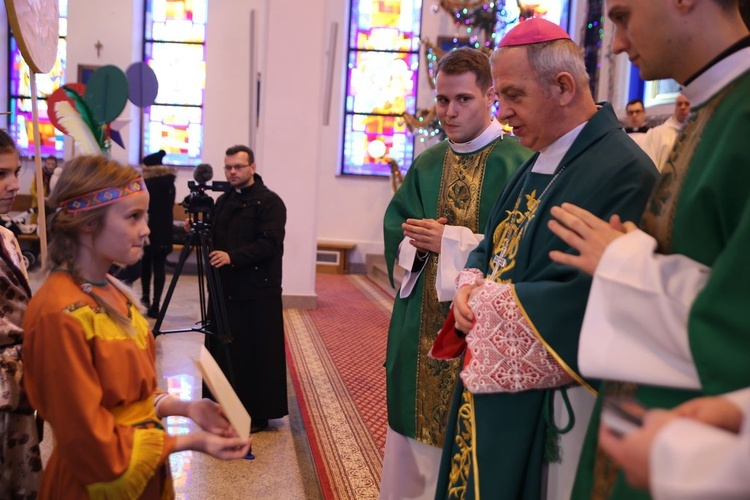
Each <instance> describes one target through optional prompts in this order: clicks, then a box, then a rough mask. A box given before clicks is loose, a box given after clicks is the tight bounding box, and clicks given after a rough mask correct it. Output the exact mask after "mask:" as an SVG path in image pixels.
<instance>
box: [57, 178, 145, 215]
mask: <svg viewBox="0 0 750 500" xmlns="http://www.w3.org/2000/svg"><path fill="white" fill-rule="evenodd" d="M144 192H146V183H145V182H143V177H139V178H137V179H136V180H134V181H131V182H128V183H127V184H126V185H125V186H124V187H108V188H104V189H99V190H96V191H91V192H90V193H85V194H82V195H80V196H77V197H75V198H71V199H69V200H65V201H62V202H60V208H61V209H62V210H65V211H67V212H85V211H86V210H92V209H94V208H100V207H103V206H106V205H110V204H112V203H114V202H116V201H117V200H119V199H121V198H124V197H125V196H130V195H131V194H138V193H144Z"/></svg>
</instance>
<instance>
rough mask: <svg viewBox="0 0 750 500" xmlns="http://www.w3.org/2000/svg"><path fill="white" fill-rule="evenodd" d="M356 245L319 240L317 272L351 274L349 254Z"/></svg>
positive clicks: (316, 260)
mask: <svg viewBox="0 0 750 500" xmlns="http://www.w3.org/2000/svg"><path fill="white" fill-rule="evenodd" d="M356 246H357V245H356V243H348V242H345V241H331V240H318V252H317V257H316V259H315V263H316V265H315V270H316V271H317V272H319V273H326V274H349V252H351V251H352V250H353V249H354V248H356Z"/></svg>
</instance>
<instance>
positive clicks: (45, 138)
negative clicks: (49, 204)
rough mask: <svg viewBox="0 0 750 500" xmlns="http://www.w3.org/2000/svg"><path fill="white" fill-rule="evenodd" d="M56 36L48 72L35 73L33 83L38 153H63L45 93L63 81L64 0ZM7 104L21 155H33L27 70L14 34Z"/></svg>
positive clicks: (61, 4)
mask: <svg viewBox="0 0 750 500" xmlns="http://www.w3.org/2000/svg"><path fill="white" fill-rule="evenodd" d="M59 5H60V40H59V42H58V45H57V61H55V65H54V67H53V68H52V71H50V72H49V74H46V75H43V74H40V75H37V78H36V85H37V91H38V97H39V101H38V103H39V135H40V142H41V154H42V157H46V156H50V155H52V156H56V157H58V158H62V157H63V137H64V135H63V133H62V132H60V131H59V130H57V129H56V128H55V127H54V125H52V122H50V120H49V117H48V116H47V97H46V96H47V95H48V94H51V93H52V92H53V91H54V90H55V89H57V88H58V87H61V86H62V85H64V84H65V69H66V68H65V67H66V60H65V57H66V53H67V45H66V42H65V37H66V35H67V34H68V0H59ZM8 66H9V68H8V69H9V71H8V75H9V76H8V107H9V108H10V117H9V118H8V128H9V131H10V135H11V136H12V137H13V139H14V140H15V141H16V145H17V147H18V153H19V154H20V155H21V157H25V158H31V157H33V156H34V131H33V120H32V113H31V74H30V72H29V65H28V64H26V61H24V59H23V56H22V55H21V50H20V49H19V48H18V43H17V42H16V38H15V37H14V36H13V35H11V36H10V43H8Z"/></svg>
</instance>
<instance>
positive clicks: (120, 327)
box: [0, 0, 750, 500]
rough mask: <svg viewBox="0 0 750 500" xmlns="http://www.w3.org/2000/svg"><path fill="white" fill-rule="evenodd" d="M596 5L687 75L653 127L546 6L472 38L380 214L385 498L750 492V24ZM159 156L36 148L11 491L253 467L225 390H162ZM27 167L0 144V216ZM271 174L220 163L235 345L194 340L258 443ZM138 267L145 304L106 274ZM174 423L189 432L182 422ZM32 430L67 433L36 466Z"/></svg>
mask: <svg viewBox="0 0 750 500" xmlns="http://www.w3.org/2000/svg"><path fill="white" fill-rule="evenodd" d="M743 6H744V7H746V5H745V4H743ZM605 7H606V14H607V16H608V17H609V18H610V19H611V21H612V22H613V24H614V26H615V34H614V40H613V45H612V50H613V52H615V53H626V54H627V55H628V57H629V58H630V60H631V61H632V62H633V64H634V65H635V66H636V67H637V68H638V71H639V72H640V75H641V77H642V78H644V79H646V80H654V79H664V78H673V79H675V80H676V81H677V82H678V83H679V84H680V85H682V92H681V94H680V96H679V97H678V98H677V101H676V105H675V114H674V116H673V117H671V118H670V120H668V121H667V123H665V124H664V125H662V126H659V127H654V128H651V129H647V128H646V127H645V126H644V121H643V118H644V117H645V109H644V107H643V103H642V102H641V101H639V100H633V101H631V102H629V103H628V105H627V107H626V110H627V116H628V122H629V123H628V127H629V129H628V130H624V129H623V128H622V126H621V124H620V122H619V121H618V120H617V118H616V116H615V113H614V110H613V108H612V106H611V105H610V104H608V103H596V102H595V100H594V97H593V96H592V94H591V90H590V85H589V76H588V74H587V72H586V69H585V65H584V60H583V56H582V54H581V52H580V50H579V48H578V47H577V45H576V44H575V43H574V42H573V41H572V40H571V38H570V36H569V35H568V33H566V32H565V31H564V30H563V29H562V28H560V27H559V26H556V25H554V24H553V23H550V22H548V21H545V20H543V19H530V20H527V21H524V22H522V23H520V24H519V25H518V26H516V27H515V28H513V29H511V30H510V31H509V32H508V33H506V34H505V36H504V37H503V38H502V39H501V40H500V41H499V43H498V45H497V48H496V49H495V50H494V52H493V53H492V55H491V57H487V55H486V54H484V53H483V52H480V51H478V50H474V49H470V48H462V49H458V50H455V51H453V52H450V53H449V54H448V55H446V56H445V57H443V58H442V59H441V60H440V61H439V63H438V65H437V68H436V87H435V102H436V111H437V115H438V117H439V119H440V121H441V125H442V127H443V129H444V130H445V133H446V136H447V140H446V141H443V142H441V143H439V144H437V145H435V146H433V147H431V148H429V149H427V150H426V151H425V152H423V153H422V154H421V155H420V156H419V157H418V158H417V159H416V160H415V161H414V164H413V165H412V166H411V168H410V169H409V172H408V174H407V175H406V177H405V178H404V182H403V185H402V186H401V187H400V189H399V190H398V191H397V193H396V194H395V195H394V198H393V200H392V201H391V203H390V204H389V206H388V208H387V210H386V213H385V218H384V243H385V256H386V261H387V263H388V266H389V268H390V269H391V272H392V269H393V267H394V266H396V265H398V266H400V267H401V268H403V272H404V279H403V281H402V283H401V286H400V289H399V291H398V293H397V297H396V299H395V303H394V309H393V315H392V318H391V323H390V327H389V331H388V346H387V352H386V361H385V371H386V381H387V409H388V431H387V438H386V449H385V458H384V463H383V475H382V483H381V491H380V496H381V498H384V499H414V498H446V499H451V498H462V499H468V498H480V497H481V496H484V497H485V498H492V499H508V500H516V499H529V500H536V499H542V498H545V499H567V498H575V499H584V498H586V499H588V498H595V499H600V498H601V499H604V498H614V499H631V498H647V497H649V495H651V496H653V497H654V498H658V499H683V498H686V499H691V498H695V499H699V498H700V499H702V498H711V499H730V498H731V499H735V498H748V497H750V479H749V478H750V474H748V472H750V446H748V445H750V424H748V419H749V418H750V388H748V386H749V385H750V368H749V366H750V365H748V364H747V363H746V361H745V358H746V355H747V353H748V352H750V340H748V339H750V337H748V335H747V330H748V326H750V325H748V321H747V319H746V318H747V314H746V311H745V307H746V304H747V299H748V293H747V290H746V289H745V288H744V285H745V283H747V282H748V281H750V267H747V266H745V265H744V261H745V254H746V249H747V248H748V247H749V246H750V209H749V208H748V203H750V202H749V201H748V200H750V177H748V176H749V175H750V173H748V169H747V168H745V167H746V166H747V164H748V163H749V162H750V153H748V150H747V147H746V144H745V143H744V141H743V139H744V138H746V137H747V135H748V132H750V100H749V99H748V98H747V96H749V95H750V32H748V26H747V24H746V23H745V22H743V18H742V16H741V13H740V4H739V2H738V0H682V1H679V2H676V1H668V0H658V1H652V0H606V2H605ZM707 24H708V25H710V26H711V30H710V34H709V33H707V32H706V29H705V26H706V25H707ZM496 100H497V101H498V102H499V111H498V115H497V117H494V116H493V115H492V108H493V106H494V104H495V101H496ZM501 122H502V124H504V125H506V126H508V127H510V128H512V131H513V133H512V135H511V134H507V133H505V131H504V129H503V125H501ZM629 135H630V137H629ZM650 144H651V145H650ZM164 156H165V154H164V153H163V152H160V153H157V154H156V155H151V156H149V157H147V158H146V159H144V160H145V161H144V167H143V169H142V171H140V170H138V169H135V168H132V167H129V166H123V165H120V164H118V163H117V162H115V161H113V160H111V159H109V158H107V157H105V156H80V157H77V158H74V159H72V160H70V161H69V162H68V163H67V164H66V165H65V167H64V168H59V167H57V163H56V159H54V158H49V159H47V161H46V162H45V168H44V169H43V179H42V180H43V183H42V185H43V187H44V190H45V191H44V199H45V202H46V203H47V205H48V206H49V207H50V213H49V219H48V220H49V224H48V231H49V237H50V238H49V269H48V271H49V274H48V276H47V279H46V281H45V282H44V284H43V285H42V286H41V288H40V289H39V290H37V291H36V292H35V293H34V294H33V296H32V290H31V287H30V286H29V280H28V275H27V273H26V269H25V267H24V265H23V260H22V256H21V252H20V249H19V246H18V242H17V241H16V240H15V237H14V236H13V234H12V233H11V232H10V231H8V230H5V229H4V228H0V289H1V290H2V310H3V314H2V315H1V317H0V325H2V328H0V436H2V439H0V497H2V498H6V497H7V498H35V497H37V496H38V497H39V498H79V497H80V498H84V497H102V498H169V497H170V496H171V495H173V486H172V484H171V482H170V479H169V472H168V457H169V455H170V454H171V453H174V452H177V451H182V450H196V451H200V452H203V453H206V454H209V455H211V456H214V457H216V458H219V459H224V460H230V459H239V458H243V457H247V456H248V453H249V451H250V446H251V439H250V438H249V437H243V436H240V435H239V434H238V432H237V430H235V429H233V428H232V426H231V425H230V423H229V422H228V420H227V419H226V418H225V416H224V415H223V413H222V409H221V407H220V406H219V405H218V404H217V403H216V402H214V401H213V400H212V399H211V397H212V395H211V393H210V391H208V390H207V389H204V396H205V397H204V398H203V399H198V400H195V401H182V400H180V399H178V398H177V397H175V396H173V395H170V394H168V393H166V392H164V391H162V390H160V389H159V388H158V387H157V374H156V366H155V355H156V348H155V345H156V344H155V340H154V337H153V335H152V334H151V332H150V331H149V325H148V322H147V320H146V319H145V318H144V315H143V314H144V313H146V314H147V315H148V316H152V317H155V316H156V315H157V314H158V312H159V304H160V300H161V295H162V291H163V286H164V279H165V278H164V266H165V261H166V256H167V255H168V254H169V253H170V252H171V251H172V219H173V216H172V208H173V204H174V197H175V188H174V180H175V172H174V170H172V169H169V168H168V167H163V166H161V163H162V159H163V158H164ZM53 160H54V161H53ZM19 164H20V159H19V155H18V151H17V149H16V146H15V144H14V143H13V140H12V139H11V138H10V136H9V135H8V134H7V133H6V132H4V131H0V214H5V213H8V212H9V211H10V210H11V207H12V205H13V201H14V199H15V197H16V194H17V193H18V190H19V184H18V175H19V171H20V166H19ZM256 169H257V166H256V164H255V157H254V153H253V151H252V150H251V149H249V148H247V147H246V146H233V147H230V148H229V149H227V151H226V153H225V158H224V172H225V175H226V178H227V181H228V183H229V186H230V188H229V190H228V191H227V192H226V193H224V194H222V195H221V196H220V197H219V198H218V200H217V201H216V204H215V207H214V208H213V210H212V213H211V220H210V227H209V232H210V238H211V242H212V243H211V244H212V251H211V252H210V254H209V256H208V259H209V262H210V265H211V266H214V267H216V268H217V269H218V270H219V275H220V277H221V281H222V284H223V286H222V288H221V290H220V292H217V291H215V290H214V291H213V293H221V299H222V301H223V302H224V303H225V304H226V313H227V319H228V325H229V330H230V333H231V336H232V341H233V344H232V348H231V349H228V348H227V347H226V345H225V341H226V340H227V339H223V338H220V337H219V336H217V335H207V336H206V341H205V342H206V346H207V347H208V349H209V351H210V352H211V353H212V354H213V355H214V356H215V358H216V359H217V361H218V363H219V365H220V366H221V367H222V369H223V370H224V371H225V372H227V373H228V374H229V377H230V379H231V380H233V382H234V384H233V385H234V388H235V390H236V392H237V394H238V396H239V397H240V400H241V402H242V403H243V405H244V406H245V407H246V408H247V409H248V411H249V413H250V415H251V416H252V419H253V424H252V429H251V430H250V431H251V432H258V431H262V430H264V429H266V428H267V427H268V426H269V420H271V419H276V418H281V417H283V416H285V415H286V414H287V411H288V408H287V398H286V372H285V366H286V364H285V352H284V333H283V317H282V303H281V282H282V279H281V277H282V256H283V242H284V235H285V224H286V207H285V205H284V203H283V201H282V200H281V198H279V196H278V195H276V194H275V193H273V192H272V191H271V190H269V189H268V187H266V186H265V184H264V183H263V180H262V178H261V177H260V176H259V175H258V174H257V173H256ZM34 186H36V184H34ZM190 224H191V221H189V220H188V221H187V222H186V228H187V229H190V227H191V226H190ZM167 236H168V237H167ZM141 259H145V260H144V262H143V268H142V285H143V286H142V296H141V298H140V300H139V299H138V298H137V296H136V295H135V294H134V293H133V292H132V290H131V289H130V288H129V287H127V286H125V285H123V284H122V283H121V282H120V281H119V280H117V279H116V278H114V277H113V276H112V275H111V274H110V273H109V271H110V270H111V268H112V266H113V265H114V264H118V265H123V266H132V265H134V264H136V263H137V262H139V261H141ZM152 276H153V284H154V287H153V293H152V290H151V286H150V281H151V277H152ZM209 313H210V315H215V314H218V313H217V311H209ZM214 323H215V322H214ZM251 323H252V328H248V325H250V324H251ZM623 402H624V403H623ZM634 407H635V408H638V409H639V411H638V412H635V411H632V412H631V411H630V410H629V408H630V409H633V408H634ZM613 408H616V410H615V409H613ZM613 412H614V413H613ZM618 412H619V413H618ZM613 414H614V415H616V417H617V418H620V421H622V420H623V418H624V420H626V421H627V423H629V424H630V425H629V426H624V425H622V424H618V423H617V422H618V420H617V419H616V418H615V417H613ZM171 415H180V416H185V417H188V418H190V419H192V420H193V421H194V422H195V423H196V425H197V427H198V428H199V430H197V431H195V432H192V433H189V434H180V435H170V434H169V433H168V432H166V430H165V427H164V425H163V422H162V419H164V418H165V417H168V416H171ZM42 420H44V421H47V422H48V423H49V424H50V426H51V427H52V429H53V431H54V436H55V440H54V448H53V450H52V453H51V456H50V458H49V461H48V462H47V464H46V465H45V468H44V471H42V460H41V457H40V451H39V442H40V437H41V429H42ZM480 472H481V474H480Z"/></svg>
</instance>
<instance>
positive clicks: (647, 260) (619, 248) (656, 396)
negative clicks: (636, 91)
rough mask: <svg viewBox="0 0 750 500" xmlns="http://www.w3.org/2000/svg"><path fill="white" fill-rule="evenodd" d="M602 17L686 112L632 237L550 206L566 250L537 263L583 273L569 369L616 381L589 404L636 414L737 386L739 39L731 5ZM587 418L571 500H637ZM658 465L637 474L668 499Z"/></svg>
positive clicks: (743, 234) (748, 366)
mask: <svg viewBox="0 0 750 500" xmlns="http://www.w3.org/2000/svg"><path fill="white" fill-rule="evenodd" d="M607 9H608V15H609V17H610V18H611V19H612V21H613V22H614V25H615V35H614V40H613V43H612V50H613V52H615V53H621V52H627V54H628V56H629V57H630V59H631V60H633V61H635V63H636V65H637V66H638V68H639V71H640V75H641V77H642V78H643V79H646V80H657V79H663V78H674V79H675V80H676V81H677V82H679V83H680V84H682V85H683V86H684V87H683V91H682V92H683V94H684V95H685V96H686V97H687V98H688V99H689V100H690V103H691V105H692V108H691V109H692V112H691V114H690V116H689V117H688V118H687V121H686V122H687V123H686V125H685V127H684V128H683V129H682V132H681V134H680V136H679V137H678V139H677V143H676V144H675V146H674V149H673V152H672V153H671V155H670V157H669V159H668V160H667V162H666V164H665V165H664V168H663V170H662V172H661V176H660V178H659V180H658V182H657V185H656V188H655V189H654V194H653V196H652V197H651V199H650V200H649V202H648V204H647V208H646V210H645V213H644V214H643V218H642V222H641V224H640V228H638V227H636V225H635V224H633V223H632V222H628V223H626V224H625V225H623V224H620V223H619V221H615V222H616V223H614V224H613V223H612V221H608V220H607V218H604V220H602V219H601V218H598V217H594V216H592V214H590V213H588V211H585V210H581V207H576V206H573V205H563V206H561V207H559V208H555V209H554V213H553V214H554V216H555V218H556V219H557V220H558V221H559V222H555V223H552V225H551V226H550V227H551V229H552V230H553V231H554V232H555V233H557V234H558V235H560V237H561V238H563V239H564V240H565V241H567V242H569V243H570V244H571V245H572V246H574V247H575V248H576V250H577V252H576V254H573V255H571V254H562V253H557V252H555V253H553V254H552V255H551V257H552V258H553V259H554V260H555V261H556V262H558V263H560V264H564V265H570V266H573V267H570V268H569V269H579V270H583V271H584V272H586V273H590V274H593V275H594V280H593V288H592V292H591V296H590V299H589V303H588V306H587V309H586V318H585V320H584V323H583V330H582V332H581V350H580V353H579V360H580V363H581V369H582V370H584V373H585V374H587V375H590V376H592V377H597V378H604V379H608V380H612V381H621V382H625V383H620V382H611V383H607V384H606V387H605V390H604V391H602V392H603V394H602V397H604V396H605V395H616V394H619V395H627V396H634V397H636V398H637V399H639V400H640V401H641V402H642V403H643V404H644V405H646V406H647V407H666V408H672V407H675V406H677V405H679V404H680V403H682V402H684V401H686V400H688V399H692V398H695V397H698V396H707V395H708V396H713V395H718V394H722V393H726V392H730V391H735V390H737V389H740V388H742V387H745V386H747V385H748V381H749V380H750V363H748V361H747V358H748V354H750V335H749V334H748V332H750V317H748V314H747V304H748V301H750V293H749V291H748V290H749V289H748V285H747V284H748V282H750V266H748V263H747V249H748V248H750V168H748V166H749V165H750V150H748V147H747V138H748V134H749V133H750V99H748V96H749V95H750V32H748V27H747V26H746V25H745V23H744V22H743V20H742V17H741V15H740V9H739V5H738V2H737V0H729V1H726V0H695V1H691V2H688V3H687V4H685V3H682V2H671V1H666V0H659V1H653V2H643V3H635V2H629V1H625V0H608V1H607ZM705 26H711V27H712V29H711V30H710V33H709V32H706V31H705V29H704V27H705ZM673 45H674V46H673ZM675 46H677V47H679V49H678V50H675V48H674V47H675ZM620 215H621V217H620V219H622V220H625V221H636V222H637V221H641V217H640V216H634V217H628V216H623V214H620ZM598 413H599V412H598V411H597V412H596V416H595V417H594V418H592V421H591V424H592V425H591V427H590V429H589V435H588V436H587V444H586V449H585V450H584V454H583V455H582V458H581V465H580V467H579V472H578V478H577V481H576V489H575V494H574V498H581V499H583V498H586V499H588V498H614V499H620V498H622V499H625V498H627V499H630V498H648V495H647V494H646V493H645V492H636V491H634V489H633V488H631V487H630V486H629V485H628V484H627V483H626V481H625V478H624V477H623V476H622V474H618V473H617V470H616V469H615V468H613V467H612V464H611V463H609V462H608V461H607V460H606V457H604V456H603V454H601V453H597V452H596V449H597V431H599V418H598ZM602 432H610V431H608V430H607V428H606V427H604V428H602ZM675 437H677V439H676V440H675V442H674V444H675V445H676V446H679V445H684V446H685V447H686V449H687V450H689V449H690V447H691V446H692V445H694V444H695V443H694V442H693V441H691V438H690V437H689V436H688V435H679V436H676V435H675V434H672V438H673V439H674V438H675ZM681 438H683V442H680V439H681ZM610 441H611V442H613V443H614V442H615V440H610ZM619 441H622V445H623V446H625V445H626V444H627V443H626V442H625V440H619ZM675 449H677V448H675ZM711 456H712V455H711V454H706V458H707V459H709V460H710V458H711ZM709 465H712V464H709ZM670 467H672V463H670V462H663V461H659V460H655V461H653V463H652V465H651V471H652V474H653V475H654V478H655V480H656V483H652V484H651V491H652V492H653V493H654V495H655V496H656V497H657V498H674V497H670V496H668V495H665V494H663V492H662V493H661V494H660V489H659V488H660V485H659V483H658V479H659V477H660V475H661V474H660V471H663V470H666V469H669V468H670ZM696 470H701V469H700V466H697V468H696ZM687 479H693V478H686V480H687ZM661 486H662V487H663V486H664V485H663V484H662V485H661ZM592 491H595V492H596V495H595V496H593V497H592ZM705 498H719V496H711V497H705ZM724 498H728V497H724Z"/></svg>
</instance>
